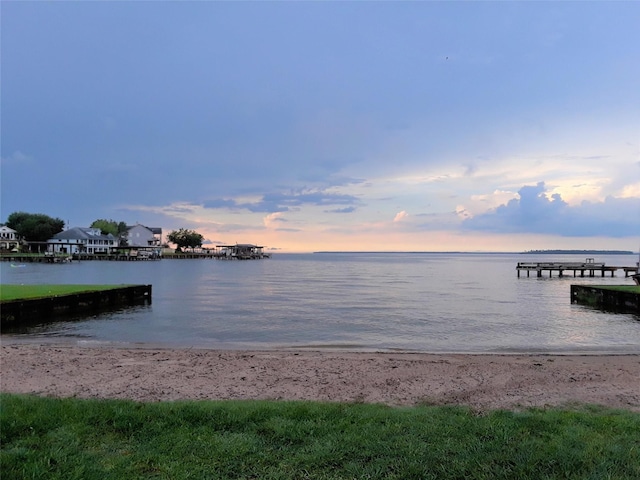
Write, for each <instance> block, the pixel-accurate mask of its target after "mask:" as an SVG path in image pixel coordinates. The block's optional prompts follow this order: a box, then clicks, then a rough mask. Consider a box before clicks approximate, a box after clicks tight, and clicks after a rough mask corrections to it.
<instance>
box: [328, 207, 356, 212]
mask: <svg viewBox="0 0 640 480" xmlns="http://www.w3.org/2000/svg"><path fill="white" fill-rule="evenodd" d="M355 210H356V207H345V208H335V209H333V210H325V212H326V213H351V212H354V211H355Z"/></svg>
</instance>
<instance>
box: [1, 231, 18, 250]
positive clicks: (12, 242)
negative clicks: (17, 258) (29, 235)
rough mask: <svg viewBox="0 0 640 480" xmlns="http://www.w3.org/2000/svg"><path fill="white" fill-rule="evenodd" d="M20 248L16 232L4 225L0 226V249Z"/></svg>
mask: <svg viewBox="0 0 640 480" xmlns="http://www.w3.org/2000/svg"><path fill="white" fill-rule="evenodd" d="M19 248H20V238H19V237H18V232H16V231H15V230H14V229H13V228H9V227H7V226H6V225H2V226H0V250H2V251H18V249H19Z"/></svg>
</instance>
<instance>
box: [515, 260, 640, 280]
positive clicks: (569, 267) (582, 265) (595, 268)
mask: <svg viewBox="0 0 640 480" xmlns="http://www.w3.org/2000/svg"><path fill="white" fill-rule="evenodd" d="M516 270H517V272H518V277H520V272H521V271H526V272H527V277H528V276H530V274H531V272H536V276H537V277H542V275H543V272H549V276H550V277H551V276H552V275H553V272H557V273H558V275H559V276H560V277H562V276H564V272H566V271H569V272H573V276H574V277H577V276H578V275H580V276H581V277H584V276H589V277H595V276H596V274H597V273H600V276H602V277H604V276H605V274H606V273H610V274H611V276H612V277H613V276H614V273H615V272H616V271H618V270H623V271H624V276H625V277H628V276H629V275H633V274H634V273H636V272H637V271H638V267H619V266H611V265H605V264H604V263H596V262H518V265H517V266H516Z"/></svg>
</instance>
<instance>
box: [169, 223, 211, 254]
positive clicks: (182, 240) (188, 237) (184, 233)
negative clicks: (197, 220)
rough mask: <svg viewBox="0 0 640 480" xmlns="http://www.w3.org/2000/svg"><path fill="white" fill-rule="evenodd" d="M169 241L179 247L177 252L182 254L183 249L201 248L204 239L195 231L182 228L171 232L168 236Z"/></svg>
mask: <svg viewBox="0 0 640 480" xmlns="http://www.w3.org/2000/svg"><path fill="white" fill-rule="evenodd" d="M167 240H168V241H169V242H171V243H174V244H175V245H176V246H177V247H178V248H176V252H181V251H182V249H183V248H196V247H201V246H202V241H203V240H204V237H203V236H202V235H200V234H199V233H198V232H196V231H195V230H189V229H186V228H181V229H179V230H173V231H171V232H170V233H169V235H167Z"/></svg>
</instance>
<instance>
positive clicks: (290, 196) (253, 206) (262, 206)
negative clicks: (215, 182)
mask: <svg viewBox="0 0 640 480" xmlns="http://www.w3.org/2000/svg"><path fill="white" fill-rule="evenodd" d="M359 202H360V200H359V199H358V198H357V197H355V196H353V195H345V194H338V193H331V192H326V191H322V190H317V191H305V190H299V191H292V192H290V193H268V194H265V195H263V196H262V197H260V198H259V200H257V201H254V202H241V201H237V200H233V199H228V198H218V199H212V200H207V201H206V202H204V203H203V206H204V207H205V208H228V209H231V210H243V209H244V210H248V211H250V212H254V213H266V212H271V213H273V212H288V211H289V210H291V209H292V208H296V207H301V206H303V205H315V206H327V205H354V204H356V203H359ZM345 208H348V207H345ZM351 211H353V210H351ZM345 212H346V210H343V211H342V212H341V213H345Z"/></svg>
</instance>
